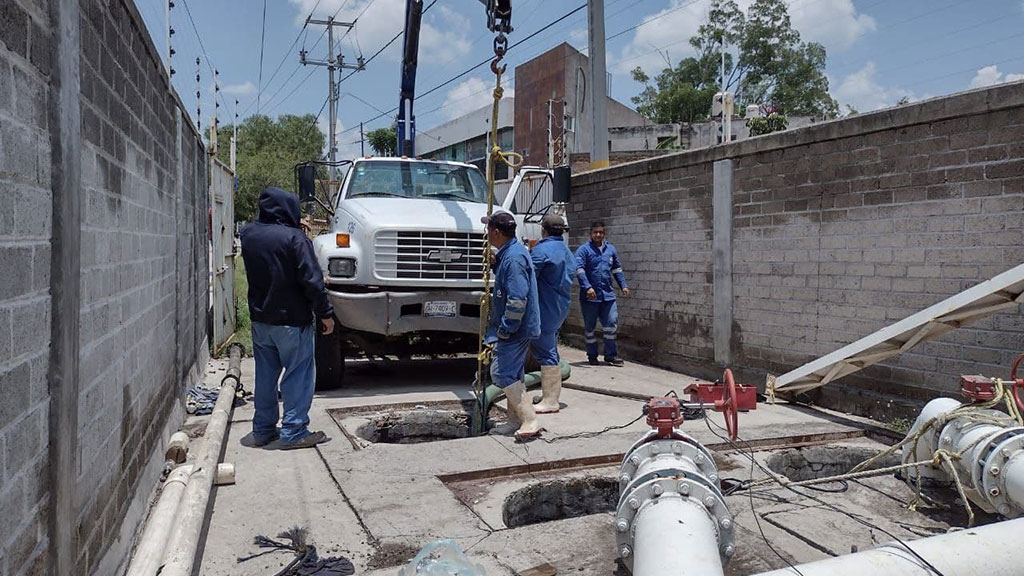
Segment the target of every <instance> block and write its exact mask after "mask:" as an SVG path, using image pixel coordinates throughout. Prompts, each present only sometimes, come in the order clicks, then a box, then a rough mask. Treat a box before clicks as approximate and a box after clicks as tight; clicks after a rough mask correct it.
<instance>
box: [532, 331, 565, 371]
mask: <svg viewBox="0 0 1024 576" xmlns="http://www.w3.org/2000/svg"><path fill="white" fill-rule="evenodd" d="M530 350H531V351H532V352H533V358H534V360H536V361H537V363H538V364H540V365H541V366H558V332H541V333H540V336H537V337H536V338H534V339H533V340H531V341H530Z"/></svg>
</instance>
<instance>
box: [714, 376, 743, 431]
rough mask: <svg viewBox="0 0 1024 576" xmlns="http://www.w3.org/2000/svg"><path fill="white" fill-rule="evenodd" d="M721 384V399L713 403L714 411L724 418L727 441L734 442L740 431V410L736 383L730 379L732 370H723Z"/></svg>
mask: <svg viewBox="0 0 1024 576" xmlns="http://www.w3.org/2000/svg"><path fill="white" fill-rule="evenodd" d="M722 384H723V388H722V399H721V400H716V401H715V410H716V411H718V412H721V413H722V415H723V416H724V417H725V429H726V431H727V432H728V433H729V439H730V440H733V441H735V440H736V438H737V435H738V434H739V429H740V422H739V416H740V409H739V405H738V403H737V400H736V381H735V380H734V379H733V377H732V370H730V369H728V368H726V369H725V374H723V375H722Z"/></svg>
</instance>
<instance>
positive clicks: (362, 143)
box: [359, 122, 366, 156]
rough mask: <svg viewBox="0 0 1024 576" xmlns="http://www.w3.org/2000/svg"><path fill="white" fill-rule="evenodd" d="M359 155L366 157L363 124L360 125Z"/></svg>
mask: <svg viewBox="0 0 1024 576" xmlns="http://www.w3.org/2000/svg"><path fill="white" fill-rule="evenodd" d="M359 155H360V156H366V136H363V123H362V122H360V123H359Z"/></svg>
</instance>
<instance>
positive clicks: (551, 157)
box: [548, 100, 555, 168]
mask: <svg viewBox="0 0 1024 576" xmlns="http://www.w3.org/2000/svg"><path fill="white" fill-rule="evenodd" d="M553 103H554V100H548V168H553V167H554V166H555V139H554V133H553V131H552V129H551V115H552V110H551V105H552V104H553Z"/></svg>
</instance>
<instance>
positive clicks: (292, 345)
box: [252, 322, 316, 444]
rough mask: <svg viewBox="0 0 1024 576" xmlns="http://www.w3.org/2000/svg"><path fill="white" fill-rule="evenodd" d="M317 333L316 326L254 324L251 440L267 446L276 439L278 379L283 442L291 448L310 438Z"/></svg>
mask: <svg viewBox="0 0 1024 576" xmlns="http://www.w3.org/2000/svg"><path fill="white" fill-rule="evenodd" d="M314 330H315V328H314V325H313V324H310V325H309V326H305V327H302V328H299V327H297V326H277V325H274V324H264V323H262V322H253V323H252V347H253V355H254V356H255V357H256V390H255V392H254V393H253V405H254V407H255V408H256V414H255V415H254V416H253V419H252V436H253V440H255V441H256V442H260V443H262V442H266V441H269V440H272V439H273V438H274V436H276V435H277V420H278V407H277V386H278V380H279V379H280V382H281V397H282V399H283V400H284V417H283V418H282V419H281V434H280V435H281V441H282V442H284V443H285V444H292V443H294V442H298V441H299V440H302V439H303V438H305V437H306V436H308V435H309V407H310V405H311V404H312V403H313V389H314V381H315V380H316V360H315V355H314V346H315V338H316V334H315V332H314ZM281 370H284V376H282V375H281Z"/></svg>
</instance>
